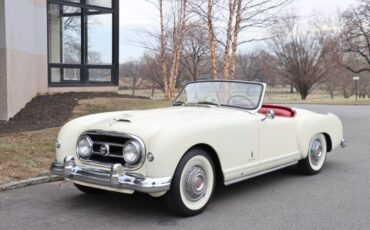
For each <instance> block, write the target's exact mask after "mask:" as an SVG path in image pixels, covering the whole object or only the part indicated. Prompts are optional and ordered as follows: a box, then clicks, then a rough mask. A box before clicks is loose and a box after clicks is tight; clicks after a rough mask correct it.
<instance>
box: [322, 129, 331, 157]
mask: <svg viewBox="0 0 370 230" xmlns="http://www.w3.org/2000/svg"><path fill="white" fill-rule="evenodd" d="M322 134H323V135H324V137H325V141H326V151H327V152H328V153H329V152H331V150H332V149H333V143H332V140H331V137H330V135H329V134H328V133H325V132H323V133H322Z"/></svg>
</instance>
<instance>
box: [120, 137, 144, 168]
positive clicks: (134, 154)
mask: <svg viewBox="0 0 370 230" xmlns="http://www.w3.org/2000/svg"><path fill="white" fill-rule="evenodd" d="M141 152H142V149H141V146H140V143H139V142H138V141H136V140H130V141H128V142H127V143H126V144H125V146H124V147H123V150H122V155H123V158H124V159H125V161H126V163H127V164H129V165H134V164H137V163H138V162H139V161H140V160H141Z"/></svg>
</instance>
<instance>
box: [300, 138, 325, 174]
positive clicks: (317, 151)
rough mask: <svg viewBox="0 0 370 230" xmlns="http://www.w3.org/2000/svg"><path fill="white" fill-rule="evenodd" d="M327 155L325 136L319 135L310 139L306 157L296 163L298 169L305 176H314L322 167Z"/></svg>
mask: <svg viewBox="0 0 370 230" xmlns="http://www.w3.org/2000/svg"><path fill="white" fill-rule="evenodd" d="M326 155H327V143H326V139H325V136H324V135H323V134H322V133H320V134H316V135H315V136H313V137H312V139H311V141H310V143H309V146H308V153H307V157H306V158H305V159H303V160H301V161H299V163H298V168H299V169H300V170H301V171H302V172H303V173H305V174H308V175H314V174H317V173H319V172H320V171H321V170H322V168H323V167H324V164H325V160H326Z"/></svg>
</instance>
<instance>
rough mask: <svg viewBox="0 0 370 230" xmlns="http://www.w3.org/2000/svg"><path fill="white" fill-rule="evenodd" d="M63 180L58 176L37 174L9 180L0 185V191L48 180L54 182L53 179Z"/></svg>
mask: <svg viewBox="0 0 370 230" xmlns="http://www.w3.org/2000/svg"><path fill="white" fill-rule="evenodd" d="M61 180H63V178H62V177H59V176H52V175H50V176H39V177H33V178H29V179H25V180H20V181H11V182H9V183H6V184H3V185H0V192H2V191H7V190H12V189H17V188H23V187H26V186H30V185H38V184H43V183H48V182H55V181H61Z"/></svg>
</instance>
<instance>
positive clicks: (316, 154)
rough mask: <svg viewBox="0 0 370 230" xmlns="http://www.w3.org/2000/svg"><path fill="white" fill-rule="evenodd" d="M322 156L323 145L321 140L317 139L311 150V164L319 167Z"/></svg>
mask: <svg viewBox="0 0 370 230" xmlns="http://www.w3.org/2000/svg"><path fill="white" fill-rule="evenodd" d="M322 156H323V151H322V143H321V141H320V140H319V139H315V140H314V141H313V143H312V145H311V149H310V158H311V163H312V164H314V165H318V164H319V163H320V161H321V159H322Z"/></svg>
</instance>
